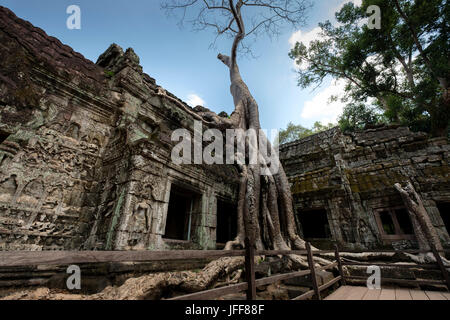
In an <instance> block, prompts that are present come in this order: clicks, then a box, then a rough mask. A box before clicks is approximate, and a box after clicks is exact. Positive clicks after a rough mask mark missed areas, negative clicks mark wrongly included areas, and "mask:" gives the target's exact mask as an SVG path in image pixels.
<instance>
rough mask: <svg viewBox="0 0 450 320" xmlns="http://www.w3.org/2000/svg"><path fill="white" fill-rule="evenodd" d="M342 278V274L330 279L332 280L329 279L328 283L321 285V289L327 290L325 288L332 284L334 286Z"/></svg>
mask: <svg viewBox="0 0 450 320" xmlns="http://www.w3.org/2000/svg"><path fill="white" fill-rule="evenodd" d="M341 278H342V277H341V276H337V277H336V278H334V279H333V280H330V281H328V282H327V283H325V284H323V285H321V286H320V287H319V291H323V290H325V289H327V288H329V287H331V286H332V285H333V284H335V283H336V282H338V281H341Z"/></svg>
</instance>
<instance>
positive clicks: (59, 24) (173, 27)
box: [0, 0, 358, 130]
mask: <svg viewBox="0 0 450 320" xmlns="http://www.w3.org/2000/svg"><path fill="white" fill-rule="evenodd" d="M348 1H350V0H316V1H314V7H313V8H312V9H311V10H310V11H309V14H308V17H309V18H308V22H307V25H306V26H305V27H304V28H302V29H301V30H291V29H288V28H287V29H285V30H284V32H283V33H282V34H281V35H280V36H279V37H278V38H277V39H272V40H270V39H269V38H268V37H260V38H259V39H258V41H257V42H256V43H255V45H254V47H253V49H254V52H255V53H256V54H257V55H258V58H257V59H250V58H242V59H241V61H240V68H241V73H242V75H243V77H244V80H245V81H246V82H247V84H248V86H249V88H250V90H251V91H252V93H253V95H254V97H255V98H256V100H257V102H258V103H259V107H260V117H261V124H262V127H263V128H265V129H268V130H271V129H280V128H284V127H286V125H287V123H288V122H290V121H292V122H294V123H296V124H302V125H304V126H308V127H310V126H312V124H313V123H314V122H315V121H324V122H328V121H334V120H335V119H336V116H337V115H338V114H339V113H340V111H341V109H342V104H341V103H340V102H335V103H332V104H328V103H327V102H328V98H329V96H330V95H332V94H336V93H338V92H340V91H342V84H339V83H337V84H336V83H334V82H332V81H328V82H327V83H325V84H324V85H323V86H322V87H321V88H318V89H316V90H315V91H314V92H312V88H311V89H306V90H302V89H301V88H299V87H298V86H297V85H296V82H297V81H296V74H295V72H294V64H293V61H292V60H291V59H290V58H289V57H288V53H289V50H290V48H291V46H292V43H293V39H295V40H303V41H308V40H311V39H314V38H316V37H317V24H318V23H319V22H321V21H324V20H327V19H330V20H333V17H334V12H335V11H336V10H337V9H338V8H339V7H340V6H341V5H342V4H343V3H345V2H348ZM352 1H353V2H358V0H352ZM160 3H161V1H160V0H127V1H124V0H78V1H76V0H39V1H30V0H0V5H2V6H5V7H8V8H9V9H11V10H12V11H14V13H15V14H16V15H17V16H19V17H20V18H22V19H25V20H28V21H30V22H31V23H32V24H34V25H35V26H38V27H40V28H41V29H43V30H44V31H46V32H47V34H49V35H51V36H54V37H57V38H58V39H60V40H61V41H62V42H63V43H65V44H67V45H69V46H71V47H72V48H73V49H74V50H76V51H78V52H80V53H81V54H83V55H84V56H85V57H86V58H88V59H90V60H92V61H94V62H95V61H96V60H97V58H98V56H99V55H100V54H101V53H103V52H104V51H105V50H106V49H107V48H108V46H109V45H110V44H111V43H117V44H118V45H120V46H121V47H123V48H124V49H126V48H128V47H132V48H133V49H134V50H135V51H136V53H137V54H138V55H139V57H140V59H141V65H142V66H143V67H144V71H145V72H146V73H148V74H149V75H150V76H152V77H153V78H155V79H156V81H157V83H158V84H159V85H161V86H163V87H164V88H165V89H167V90H169V91H171V92H172V93H174V94H175V95H177V96H178V97H179V98H181V99H183V100H185V101H188V102H196V101H204V104H205V105H206V106H207V107H208V108H210V109H211V110H213V111H215V112H217V113H218V112H220V111H226V112H228V113H231V112H232V111H233V108H234V107H233V101H232V98H231V95H230V93H229V77H228V72H227V70H226V68H225V66H223V65H222V64H221V63H220V62H219V61H218V60H217V59H216V56H217V53H218V52H221V53H224V54H228V52H229V50H230V42H229V41H228V40H226V39H223V40H222V41H220V42H219V43H218V45H217V46H218V48H217V49H210V48H209V45H210V43H211V42H212V40H213V34H212V33H211V32H208V31H204V32H197V33H196V32H193V31H192V30H191V28H190V26H187V25H186V26H185V27H184V28H182V29H180V28H179V27H178V26H177V20H176V19H174V18H168V17H167V16H166V15H165V13H164V12H163V11H162V10H161V9H160ZM69 5H78V6H80V8H81V14H82V16H81V21H82V22H81V30H69V29H67V27H66V20H67V18H68V16H69V15H68V14H67V13H66V9H67V7H68V6H69ZM200 99H201V100H200Z"/></svg>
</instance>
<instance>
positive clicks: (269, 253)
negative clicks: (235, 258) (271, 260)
mask: <svg viewBox="0 0 450 320" xmlns="http://www.w3.org/2000/svg"><path fill="white" fill-rule="evenodd" d="M292 254H295V255H299V256H301V255H306V254H307V252H306V250H257V251H255V255H257V256H287V255H292Z"/></svg>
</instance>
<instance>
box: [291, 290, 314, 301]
mask: <svg viewBox="0 0 450 320" xmlns="http://www.w3.org/2000/svg"><path fill="white" fill-rule="evenodd" d="M314 295H315V293H314V290H310V291H308V292H306V293H304V294H302V295H301V296H298V297H296V298H294V299H292V300H306V299H308V298H311V297H313V296H314Z"/></svg>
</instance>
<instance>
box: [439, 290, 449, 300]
mask: <svg viewBox="0 0 450 320" xmlns="http://www.w3.org/2000/svg"><path fill="white" fill-rule="evenodd" d="M441 294H442V295H443V296H444V297H445V299H447V300H450V292H443V291H442V292H441Z"/></svg>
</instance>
